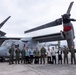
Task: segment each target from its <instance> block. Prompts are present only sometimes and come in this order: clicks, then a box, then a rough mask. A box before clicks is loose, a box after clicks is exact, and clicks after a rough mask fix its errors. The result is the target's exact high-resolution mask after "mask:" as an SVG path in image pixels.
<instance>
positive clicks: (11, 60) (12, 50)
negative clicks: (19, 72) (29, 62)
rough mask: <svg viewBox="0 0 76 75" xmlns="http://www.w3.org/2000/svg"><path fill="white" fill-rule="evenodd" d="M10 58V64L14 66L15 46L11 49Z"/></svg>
mask: <svg viewBox="0 0 76 75" xmlns="http://www.w3.org/2000/svg"><path fill="white" fill-rule="evenodd" d="M9 53H10V57H9V64H14V45H12V47H11V48H10V49H9Z"/></svg>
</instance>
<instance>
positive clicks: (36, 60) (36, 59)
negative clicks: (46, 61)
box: [34, 56, 39, 64]
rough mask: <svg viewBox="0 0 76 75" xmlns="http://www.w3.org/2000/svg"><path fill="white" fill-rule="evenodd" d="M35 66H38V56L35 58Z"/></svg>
mask: <svg viewBox="0 0 76 75" xmlns="http://www.w3.org/2000/svg"><path fill="white" fill-rule="evenodd" d="M34 63H35V64H39V56H35V61H34Z"/></svg>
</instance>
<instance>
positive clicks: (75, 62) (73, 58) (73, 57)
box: [71, 55, 76, 64]
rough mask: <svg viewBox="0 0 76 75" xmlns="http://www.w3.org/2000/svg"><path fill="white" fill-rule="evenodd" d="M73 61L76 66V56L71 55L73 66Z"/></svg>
mask: <svg viewBox="0 0 76 75" xmlns="http://www.w3.org/2000/svg"><path fill="white" fill-rule="evenodd" d="M73 60H74V64H76V60H75V55H71V64H73Z"/></svg>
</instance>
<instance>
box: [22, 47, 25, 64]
mask: <svg viewBox="0 0 76 75" xmlns="http://www.w3.org/2000/svg"><path fill="white" fill-rule="evenodd" d="M22 62H24V63H25V49H24V47H23V49H22V51H21V63H22Z"/></svg>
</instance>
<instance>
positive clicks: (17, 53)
mask: <svg viewBox="0 0 76 75" xmlns="http://www.w3.org/2000/svg"><path fill="white" fill-rule="evenodd" d="M15 53H16V64H17V62H18V64H20V63H19V61H20V49H19V47H17V49H16V51H15Z"/></svg>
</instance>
